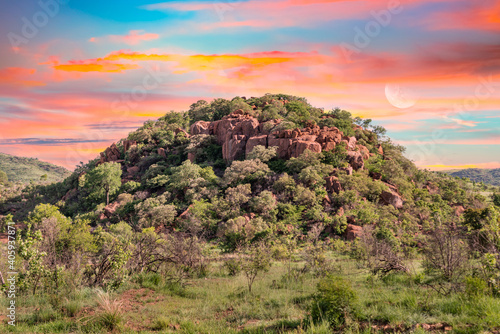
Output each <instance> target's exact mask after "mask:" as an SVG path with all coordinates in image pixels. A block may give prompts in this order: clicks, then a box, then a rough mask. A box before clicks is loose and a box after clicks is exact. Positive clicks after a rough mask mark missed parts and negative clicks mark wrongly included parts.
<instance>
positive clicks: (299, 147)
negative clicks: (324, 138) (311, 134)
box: [289, 140, 321, 158]
mask: <svg viewBox="0 0 500 334" xmlns="http://www.w3.org/2000/svg"><path fill="white" fill-rule="evenodd" d="M305 150H309V151H311V152H316V153H320V152H321V145H320V144H319V143H317V142H314V141H302V140H297V141H294V142H293V143H292V146H291V147H290V152H289V153H290V154H289V156H290V157H294V158H298V157H299V156H300V155H301V154H302V153H304V151H305Z"/></svg>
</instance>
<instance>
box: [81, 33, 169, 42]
mask: <svg viewBox="0 0 500 334" xmlns="http://www.w3.org/2000/svg"><path fill="white" fill-rule="evenodd" d="M159 37H160V35H158V34H155V33H147V32H145V31H144V30H130V31H129V33H128V34H126V35H107V36H102V37H91V38H90V39H89V42H92V43H109V42H111V43H120V44H127V45H137V44H139V43H141V42H144V41H152V40H155V39H158V38H159Z"/></svg>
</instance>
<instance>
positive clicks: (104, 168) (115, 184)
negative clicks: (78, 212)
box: [85, 162, 122, 205]
mask: <svg viewBox="0 0 500 334" xmlns="http://www.w3.org/2000/svg"><path fill="white" fill-rule="evenodd" d="M121 176H122V169H121V165H120V164H119V163H116V162H106V163H103V164H101V165H99V166H97V167H96V168H94V169H93V170H91V171H90V172H89V173H88V174H87V175H86V176H85V188H87V189H88V190H89V191H90V193H91V196H92V197H95V198H99V199H100V198H102V196H103V195H105V196H106V205H108V204H109V195H114V194H115V193H116V191H117V190H118V189H120V186H121Z"/></svg>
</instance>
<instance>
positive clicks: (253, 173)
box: [224, 159, 271, 185]
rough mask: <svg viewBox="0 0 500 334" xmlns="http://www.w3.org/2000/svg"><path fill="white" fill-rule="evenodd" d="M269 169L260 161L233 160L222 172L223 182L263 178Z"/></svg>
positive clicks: (250, 180)
mask: <svg viewBox="0 0 500 334" xmlns="http://www.w3.org/2000/svg"><path fill="white" fill-rule="evenodd" d="M270 172H271V170H270V169H269V167H268V166H267V165H266V164H265V163H263V162H262V161H260V160H258V159H255V160H245V161H233V163H232V164H231V166H230V167H229V168H228V169H226V171H225V173H224V182H225V184H227V185H230V184H233V183H240V182H252V181H256V180H260V179H262V178H264V177H265V176H266V175H267V174H269V173H270Z"/></svg>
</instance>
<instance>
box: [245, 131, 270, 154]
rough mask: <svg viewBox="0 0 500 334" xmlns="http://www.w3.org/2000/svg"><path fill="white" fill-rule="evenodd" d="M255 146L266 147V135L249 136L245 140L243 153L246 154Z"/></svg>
mask: <svg viewBox="0 0 500 334" xmlns="http://www.w3.org/2000/svg"><path fill="white" fill-rule="evenodd" d="M255 146H264V147H267V135H261V136H255V137H250V138H248V140H247V146H246V148H245V154H246V155H248V154H249V153H250V152H252V150H253V149H254V148H255Z"/></svg>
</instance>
